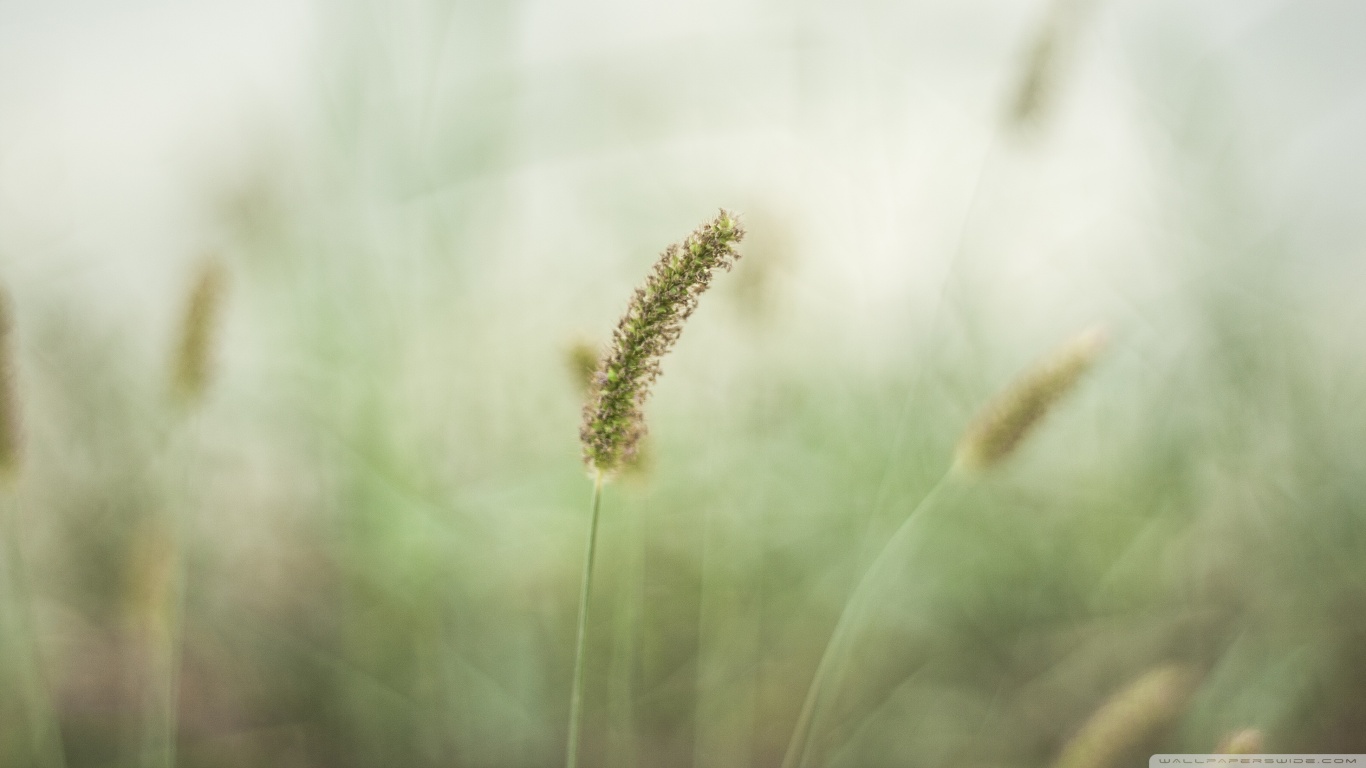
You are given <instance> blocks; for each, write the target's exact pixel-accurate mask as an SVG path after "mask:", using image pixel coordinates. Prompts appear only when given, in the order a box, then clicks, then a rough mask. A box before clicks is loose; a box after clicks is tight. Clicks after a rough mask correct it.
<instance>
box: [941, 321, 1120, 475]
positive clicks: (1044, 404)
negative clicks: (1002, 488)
mask: <svg viewBox="0 0 1366 768" xmlns="http://www.w3.org/2000/svg"><path fill="white" fill-rule="evenodd" d="M1107 343H1108V337H1107V335H1106V334H1105V332H1104V331H1103V330H1101V329H1099V328H1093V329H1091V330H1088V331H1085V332H1083V333H1081V334H1078V335H1077V336H1075V337H1073V338H1072V339H1071V340H1070V341H1068V342H1067V343H1065V344H1063V345H1062V346H1061V347H1059V348H1058V349H1057V350H1055V351H1054V352H1053V354H1051V355H1049V356H1048V357H1047V358H1045V359H1044V360H1042V361H1040V362H1039V363H1038V364H1037V365H1035V366H1034V367H1033V368H1031V369H1030V370H1028V371H1026V372H1025V373H1024V374H1023V375H1022V376H1021V377H1020V378H1018V379H1016V380H1015V382H1014V383H1012V384H1011V385H1010V386H1008V387H1007V388H1006V389H1005V391H1003V392H1001V394H1000V395H998V396H997V397H996V398H995V399H993V400H992V401H991V402H989V403H987V405H986V406H985V407H984V408H983V409H982V410H981V411H980V412H979V413H978V415H977V417H976V418H975V419H974V420H973V422H972V424H971V425H970V426H969V427H968V429H967V431H966V432H964V434H963V438H962V440H960V441H959V443H958V451H957V465H958V466H959V467H962V468H963V469H967V470H985V469H990V468H992V467H994V466H996V465H998V464H1000V463H1001V462H1002V461H1005V459H1006V458H1008V457H1009V456H1010V455H1011V454H1012V453H1014V452H1015V450H1016V449H1017V448H1018V447H1019V446H1020V443H1021V442H1022V441H1023V440H1024V439H1025V437H1027V436H1028V435H1029V432H1030V430H1032V429H1033V428H1034V427H1035V426H1036V425H1037V424H1038V423H1039V422H1040V421H1041V420H1042V419H1043V417H1044V416H1046V415H1047V414H1048V412H1049V410H1051V409H1052V408H1053V406H1054V405H1055V404H1056V403H1057V402H1058V401H1059V400H1061V399H1062V398H1063V397H1064V396H1066V395H1067V393H1068V392H1071V391H1072V390H1073V389H1074V388H1075V387H1076V385H1077V382H1078V381H1079V380H1080V379H1081V377H1082V375H1083V374H1085V373H1086V372H1087V371H1089V370H1090V369H1091V367H1092V366H1093V365H1095V362H1096V359H1097V358H1098V357H1099V356H1100V354H1101V352H1103V351H1104V350H1105V347H1106V345H1107Z"/></svg>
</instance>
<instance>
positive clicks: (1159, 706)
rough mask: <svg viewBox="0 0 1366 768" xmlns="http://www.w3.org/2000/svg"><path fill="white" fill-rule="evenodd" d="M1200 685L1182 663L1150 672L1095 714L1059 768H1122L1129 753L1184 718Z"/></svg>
mask: <svg viewBox="0 0 1366 768" xmlns="http://www.w3.org/2000/svg"><path fill="white" fill-rule="evenodd" d="M1198 682H1199V675H1198V674H1197V673H1196V671H1195V670H1194V669H1191V668H1190V667H1187V666H1185V665H1181V664H1163V665H1160V666H1157V667H1154V668H1153V669H1150V670H1148V671H1147V672H1145V673H1144V674H1143V675H1142V676H1140V677H1139V678H1138V679H1137V680H1134V681H1133V682H1132V683H1130V684H1129V685H1127V686H1125V687H1124V688H1122V689H1120V690H1119V691H1118V692H1117V693H1115V694H1114V695H1113V696H1111V697H1110V698H1109V699H1108V700H1107V701H1106V702H1105V703H1104V704H1102V705H1101V707H1100V708H1099V709H1097V710H1096V711H1095V712H1094V713H1092V715H1091V717H1090V718H1088V719H1087V721H1086V723H1085V724H1084V725H1082V727H1081V728H1080V729H1079V730H1078V731H1077V733H1076V735H1075V736H1073V737H1072V738H1071V740H1069V741H1068V742H1067V745H1066V746H1065V747H1064V748H1063V751H1062V754H1061V755H1059V757H1058V760H1057V762H1056V763H1054V768H1112V767H1113V768H1117V766H1118V763H1119V761H1120V760H1121V759H1122V758H1123V757H1125V756H1126V754H1127V753H1128V752H1130V751H1132V750H1133V749H1135V748H1137V747H1138V746H1140V745H1142V744H1143V742H1144V741H1146V740H1147V739H1150V738H1152V737H1153V736H1154V735H1155V734H1157V733H1158V732H1159V731H1160V730H1161V729H1162V728H1165V727H1167V726H1168V725H1170V724H1171V723H1172V722H1173V721H1174V720H1175V719H1176V718H1177V717H1178V716H1179V715H1180V714H1181V712H1182V711H1183V710H1184V709H1185V707H1186V702H1187V701H1188V700H1189V699H1190V697H1191V694H1192V693H1194V692H1195V687H1196V684H1197V683H1198Z"/></svg>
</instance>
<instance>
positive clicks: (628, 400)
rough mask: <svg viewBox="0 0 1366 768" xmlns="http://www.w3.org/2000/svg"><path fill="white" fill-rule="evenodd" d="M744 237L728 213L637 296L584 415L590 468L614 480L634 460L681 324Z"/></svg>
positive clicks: (669, 255)
mask: <svg viewBox="0 0 1366 768" xmlns="http://www.w3.org/2000/svg"><path fill="white" fill-rule="evenodd" d="M744 236H745V230H744V229H743V228H742V227H741V226H740V223H739V222H738V221H737V220H736V218H735V216H734V215H733V214H731V213H729V212H727V211H725V210H722V211H721V212H720V213H719V214H718V215H717V217H716V218H715V219H713V220H712V221H711V222H709V223H707V224H704V225H702V226H701V227H699V228H698V229H697V230H696V231H694V232H693V233H692V234H691V235H688V237H687V239H685V240H684V241H683V242H682V243H680V244H675V245H671V246H669V247H668V248H667V249H665V251H664V253H663V254H661V255H660V257H659V261H657V262H655V266H654V269H653V270H652V271H651V272H650V276H649V277H648V278H646V280H645V285H643V286H642V287H640V288H637V289H636V292H635V295H634V296H632V297H631V303H630V305H629V306H628V307H627V308H626V314H625V315H624V316H622V318H621V321H620V322H618V323H617V327H616V330H615V331H613V333H612V346H611V348H610V349H609V350H608V351H607V354H605V355H604V356H603V358H602V361H601V362H600V363H599V364H598V367H597V370H596V371H595V372H594V373H593V379H592V382H591V389H590V391H589V394H588V401H587V403H586V404H585V405H584V409H583V426H582V428H581V429H580V430H579V439H580V440H581V441H582V442H583V455H584V461H585V462H587V464H588V465H589V467H590V468H592V469H594V470H595V471H597V472H602V473H604V474H609V473H611V472H613V471H615V470H616V469H618V468H619V467H620V466H621V465H622V464H623V463H624V462H626V461H629V460H630V459H631V457H632V456H634V455H635V452H636V450H637V447H638V446H639V444H640V439H641V438H642V437H643V436H644V435H645V416H644V413H643V411H642V407H643V406H644V404H645V400H646V398H647V397H649V394H650V387H651V385H653V384H654V382H655V380H656V379H658V378H659V374H660V366H659V363H660V360H661V359H662V358H663V357H664V355H666V354H668V352H669V350H670V349H672V348H673V345H674V344H675V343H676V342H677V341H678V336H679V334H680V333H682V331H683V323H684V322H685V321H686V320H687V319H688V317H689V316H691V315H692V313H693V310H695V309H697V300H698V297H699V296H701V295H702V293H703V292H704V291H706V290H707V288H708V286H710V285H711V279H712V275H714V274H715V273H716V271H717V270H718V269H730V268H731V266H732V265H733V264H734V263H735V261H736V260H737V259H739V258H740V255H739V254H738V253H737V252H736V251H735V247H734V246H735V244H736V243H738V242H740V240H741V239H742V238H744Z"/></svg>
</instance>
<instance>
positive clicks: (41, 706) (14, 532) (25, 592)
mask: <svg viewBox="0 0 1366 768" xmlns="http://www.w3.org/2000/svg"><path fill="white" fill-rule="evenodd" d="M0 506H2V507H3V509H0V516H3V517H4V532H3V534H0V535H3V537H4V539H5V561H6V565H7V566H8V568H7V570H8V573H7V574H6V576H8V578H9V595H8V597H9V599H8V600H6V601H5V602H6V607H7V608H8V609H9V610H8V611H7V613H8V614H9V615H8V616H6V617H5V618H6V619H7V622H6V623H7V624H9V625H10V626H11V627H12V628H13V634H14V637H13V642H14V644H15V646H17V647H18V648H19V652H18V653H16V654H15V656H16V657H17V658H18V662H17V666H18V667H19V669H18V675H19V677H20V688H21V689H22V690H21V694H22V695H23V697H24V705H25V707H26V708H27V709H28V717H29V722H28V726H29V739H30V745H29V748H30V750H31V756H32V758H33V759H34V760H36V761H40V764H43V765H51V766H57V768H63V766H65V765H66V754H65V749H64V747H63V745H62V731H61V723H60V721H59V720H58V718H57V713H56V711H55V710H54V708H53V706H52V700H51V697H50V696H49V695H48V690H47V685H46V682H45V681H44V678H43V666H42V657H41V653H40V652H39V648H38V634H37V631H36V628H35V625H34V621H33V601H32V597H31V595H30V593H29V588H28V573H27V569H26V568H25V566H24V553H23V547H22V545H21V544H20V542H19V501H18V497H17V494H16V492H15V489H14V488H13V487H12V486H10V485H9V484H8V483H6V487H3V488H0ZM40 756H41V757H40Z"/></svg>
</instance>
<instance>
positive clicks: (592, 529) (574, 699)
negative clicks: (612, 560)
mask: <svg viewBox="0 0 1366 768" xmlns="http://www.w3.org/2000/svg"><path fill="white" fill-rule="evenodd" d="M601 509H602V470H598V471H596V472H595V473H594V475H593V514H592V517H590V518H589V522H588V546H587V548H586V551H585V553H584V557H583V579H582V584H581V586H580V587H579V627H578V631H577V632H576V633H575V638H576V639H575V646H574V686H573V688H572V689H571V691H570V694H569V746H568V748H567V749H566V753H565V757H564V764H565V768H575V766H577V765H578V764H579V730H580V725H581V723H582V720H583V668H584V666H585V661H586V656H587V652H586V649H585V647H584V640H585V639H586V637H587V635H588V599H589V596H590V594H591V592H592V586H593V561H594V559H595V557H596V555H597V551H598V512H599V510H601Z"/></svg>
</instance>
